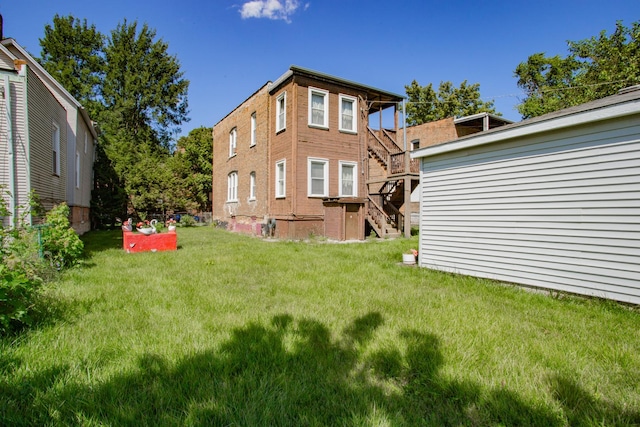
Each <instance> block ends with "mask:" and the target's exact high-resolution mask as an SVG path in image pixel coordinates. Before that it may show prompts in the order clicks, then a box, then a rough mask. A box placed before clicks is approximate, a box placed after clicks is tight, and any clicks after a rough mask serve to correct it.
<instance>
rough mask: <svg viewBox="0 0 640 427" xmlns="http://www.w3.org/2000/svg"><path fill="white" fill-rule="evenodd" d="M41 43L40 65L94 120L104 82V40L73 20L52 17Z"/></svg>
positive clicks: (93, 30)
mask: <svg viewBox="0 0 640 427" xmlns="http://www.w3.org/2000/svg"><path fill="white" fill-rule="evenodd" d="M44 34H45V35H44V37H43V38H41V39H40V46H41V47H42V50H41V53H40V55H41V59H40V63H41V65H42V66H43V67H44V69H45V70H47V72H48V73H49V74H51V75H52V76H53V77H54V78H55V79H56V80H57V81H58V83H60V84H61V85H62V86H63V87H64V88H65V89H66V90H67V91H68V92H69V93H70V94H71V95H72V96H73V97H74V98H76V99H77V100H78V101H79V102H80V103H81V104H82V105H84V107H85V108H87V110H88V111H89V114H90V115H91V116H92V117H93V116H95V115H96V114H98V113H99V105H97V104H98V103H99V102H100V101H99V98H100V86H101V83H102V81H103V78H104V71H105V60H104V40H105V38H104V36H103V35H102V34H101V33H100V32H99V31H98V30H96V27H95V25H91V26H89V25H87V20H86V19H85V20H82V21H81V20H80V19H76V18H74V17H73V16H66V17H61V16H59V15H55V16H54V17H53V26H51V25H46V26H45V28H44Z"/></svg>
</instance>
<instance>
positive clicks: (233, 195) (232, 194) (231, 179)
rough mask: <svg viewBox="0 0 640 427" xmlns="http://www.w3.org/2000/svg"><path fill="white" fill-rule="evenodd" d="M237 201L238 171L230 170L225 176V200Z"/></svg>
mask: <svg viewBox="0 0 640 427" xmlns="http://www.w3.org/2000/svg"><path fill="white" fill-rule="evenodd" d="M237 201H238V172H231V173H230V174H229V175H228V176H227V202H237Z"/></svg>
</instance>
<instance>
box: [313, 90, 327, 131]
mask: <svg viewBox="0 0 640 427" xmlns="http://www.w3.org/2000/svg"><path fill="white" fill-rule="evenodd" d="M309 126H314V127H321V128H328V127H329V92H327V91H326V90H322V89H316V88H313V87H310V88H309Z"/></svg>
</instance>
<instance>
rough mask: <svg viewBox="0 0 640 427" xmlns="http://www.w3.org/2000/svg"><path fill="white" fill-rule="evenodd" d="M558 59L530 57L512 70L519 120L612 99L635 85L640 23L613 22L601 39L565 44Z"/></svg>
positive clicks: (639, 60) (639, 69)
mask: <svg viewBox="0 0 640 427" xmlns="http://www.w3.org/2000/svg"><path fill="white" fill-rule="evenodd" d="M568 49H569V53H568V55H567V56H566V57H564V58H562V57H560V56H558V55H556V56H551V57H548V56H545V54H544V53H535V54H533V55H531V56H529V58H528V59H527V61H525V62H522V63H520V64H519V65H518V66H517V67H516V69H515V72H514V74H515V76H516V77H517V78H518V86H519V87H520V88H522V89H523V90H524V92H525V95H526V96H525V98H524V100H523V101H522V102H521V103H520V104H519V105H518V107H517V108H518V111H519V112H520V114H522V116H523V118H530V117H536V116H539V115H542V114H545V113H549V112H552V111H556V110H560V109H562V108H567V107H571V106H574V105H578V104H582V103H584V102H588V101H592V100H595V99H600V98H604V97H605V96H609V95H613V94H615V93H617V92H618V91H619V90H620V89H622V88H625V87H627V86H631V85H634V84H638V83H640V23H639V22H634V23H632V24H631V27H629V28H627V27H625V26H624V25H623V24H622V22H620V21H618V22H617V23H616V29H615V31H614V32H613V33H612V34H611V35H610V36H607V33H606V31H604V30H603V31H601V32H600V34H599V35H598V36H596V37H591V38H588V39H585V40H580V41H569V42H568Z"/></svg>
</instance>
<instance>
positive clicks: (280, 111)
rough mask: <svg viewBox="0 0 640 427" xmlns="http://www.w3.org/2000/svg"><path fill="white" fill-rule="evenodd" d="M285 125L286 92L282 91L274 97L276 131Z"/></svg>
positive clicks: (282, 128)
mask: <svg viewBox="0 0 640 427" xmlns="http://www.w3.org/2000/svg"><path fill="white" fill-rule="evenodd" d="M286 127H287V92H282V93H281V94H280V96H278V98H276V132H280V131H281V130H284V129H286Z"/></svg>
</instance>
